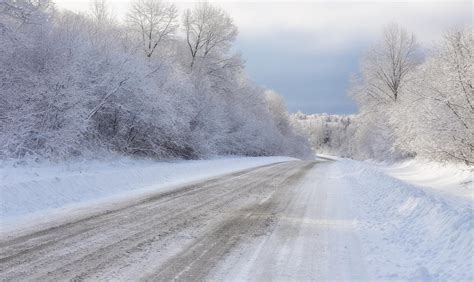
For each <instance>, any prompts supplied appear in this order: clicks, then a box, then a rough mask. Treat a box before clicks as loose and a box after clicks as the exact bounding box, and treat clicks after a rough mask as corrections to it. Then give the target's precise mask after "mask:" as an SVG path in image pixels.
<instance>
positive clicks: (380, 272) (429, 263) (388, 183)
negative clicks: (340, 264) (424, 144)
mask: <svg viewBox="0 0 474 282" xmlns="http://www.w3.org/2000/svg"><path fill="white" fill-rule="evenodd" d="M412 166H414V164H412ZM336 167H337V169H338V174H337V175H336V176H334V177H338V178H341V179H343V181H344V182H345V183H346V185H347V187H348V191H347V192H348V193H349V194H350V195H349V198H350V199H351V205H352V211H353V215H352V216H354V220H356V221H357V222H358V226H359V238H361V239H362V243H363V250H364V251H365V252H366V254H365V260H366V265H367V267H368V272H369V273H370V276H371V278H372V279H376V280H387V279H395V280H412V279H413V280H441V281H445V280H453V281H460V280H466V281H472V279H473V277H474V271H473V267H474V261H473V260H472V254H473V251H474V250H473V238H474V230H473V223H474V215H473V201H472V199H470V198H466V197H458V196H455V195H451V194H446V193H440V191H438V190H436V189H429V187H428V186H424V187H422V186H417V185H413V184H411V183H408V182H406V181H403V180H401V179H397V178H394V177H392V176H390V175H389V174H388V173H387V171H388V172H391V169H390V168H382V169H379V168H377V167H376V166H375V165H373V164H369V163H365V162H358V161H352V160H342V161H339V162H337V165H336ZM432 169H433V167H432ZM443 173H444V172H443V171H437V170H434V169H433V170H431V171H428V172H427V173H426V175H430V176H431V175H432V176H436V175H440V178H442V177H443ZM414 175H416V173H414ZM446 177H448V176H446ZM458 177H459V178H458ZM458 177H456V175H455V176H453V178H452V179H451V180H452V181H454V180H456V181H458V180H460V179H461V177H460V176H458ZM416 179H423V178H422V177H421V176H420V178H416ZM425 179H428V178H425ZM433 179H435V178H433ZM462 179H464V178H462ZM440 180H441V179H440ZM427 183H435V184H436V183H438V184H440V185H441V184H443V185H447V184H449V183H450V181H445V182H443V181H434V180H433V182H428V180H426V181H425V182H424V184H427ZM454 183H455V182H453V185H454ZM448 186H449V185H448ZM448 186H446V187H448ZM453 187H455V186H451V188H453ZM453 189H455V188H453Z"/></svg>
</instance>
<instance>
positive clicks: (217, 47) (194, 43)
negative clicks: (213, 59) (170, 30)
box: [183, 2, 237, 68]
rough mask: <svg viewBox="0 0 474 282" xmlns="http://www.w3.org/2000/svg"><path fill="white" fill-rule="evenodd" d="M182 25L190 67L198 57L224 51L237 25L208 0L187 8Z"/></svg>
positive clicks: (231, 39) (233, 36)
mask: <svg viewBox="0 0 474 282" xmlns="http://www.w3.org/2000/svg"><path fill="white" fill-rule="evenodd" d="M183 25H184V30H185V32H186V43H187V45H188V47H189V51H190V53H191V63H190V67H191V68H192V67H193V65H194V63H195V61H196V58H198V57H201V58H205V57H207V56H209V55H211V54H212V53H215V52H216V53H219V52H226V51H227V50H228V48H229V47H230V45H231V43H232V42H233V41H234V40H235V37H236V36H237V27H236V26H235V25H234V23H233V21H232V18H230V17H229V15H228V14H227V13H226V12H225V11H224V10H222V9H221V8H218V7H214V6H212V5H211V4H209V3H208V2H201V3H198V4H196V6H195V7H194V9H192V10H190V9H188V10H187V11H186V12H185V13H184V17H183Z"/></svg>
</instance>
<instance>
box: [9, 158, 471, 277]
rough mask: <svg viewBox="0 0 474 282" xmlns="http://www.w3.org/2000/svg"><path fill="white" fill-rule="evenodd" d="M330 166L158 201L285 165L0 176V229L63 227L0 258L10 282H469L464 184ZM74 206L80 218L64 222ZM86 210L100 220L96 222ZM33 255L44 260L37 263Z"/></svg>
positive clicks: (363, 166) (216, 163)
mask: <svg viewBox="0 0 474 282" xmlns="http://www.w3.org/2000/svg"><path fill="white" fill-rule="evenodd" d="M328 158H330V156H324V157H323V158H322V159H321V160H319V161H318V162H316V163H312V162H298V161H296V162H285V163H283V164H278V165H275V166H267V167H262V168H260V169H256V170H250V171H248V172H246V173H238V174H234V175H225V176H222V177H219V178H217V179H216V182H215V183H214V182H213V181H212V180H211V181H205V182H203V183H200V184H196V186H194V185H193V186H190V187H188V189H176V190H175V193H170V195H164V196H163V197H150V195H154V193H156V191H159V192H161V191H163V192H164V191H171V190H173V189H175V188H176V187H178V186H176V185H179V184H182V183H189V182H191V181H197V180H199V179H203V178H209V177H213V176H217V175H222V174H224V173H229V172H234V171H237V170H242V169H246V168H250V167H255V166H260V165H265V164H270V163H275V162H281V161H286V160H289V159H288V158H233V159H217V160H209V161H187V162H173V163H157V162H151V161H132V160H121V161H118V162H115V163H113V164H109V163H99V162H94V163H91V162H87V163H82V164H81V163H72V164H69V166H66V167H59V166H45V165H40V166H37V167H31V166H29V167H28V168H27V167H22V166H20V167H16V168H13V167H11V166H6V165H5V166H4V167H3V168H2V170H1V174H0V175H1V178H0V179H1V180H2V183H1V188H2V216H3V220H5V221H6V220H7V219H8V220H12V219H18V218H20V217H22V216H31V215H32V214H34V213H37V214H40V215H42V216H43V218H44V215H45V214H46V215H48V216H47V217H46V218H48V220H51V218H54V216H52V217H51V216H50V215H51V214H53V215H54V214H56V215H58V214H59V215H61V216H65V217H67V216H69V217H70V219H64V220H68V221H66V222H68V224H62V225H58V223H57V222H56V223H54V222H53V223H54V224H53V225H52V226H59V227H58V228H57V229H54V228H53V229H51V228H50V229H48V225H47V224H46V225H43V224H42V223H41V224H39V227H38V222H35V224H36V229H35V230H34V232H37V233H33V235H31V236H32V238H35V239H34V240H33V239H32V240H30V239H28V240H26V241H25V242H23V241H22V239H18V240H17V239H15V238H17V237H16V236H15V234H16V233H15V234H14V233H9V234H5V235H7V236H6V238H7V239H6V240H7V241H6V242H7V243H5V246H7V247H8V248H6V249H5V250H6V254H0V256H2V255H3V256H5V257H8V258H9V260H10V261H9V262H8V263H9V264H8V265H9V267H8V268H7V270H8V273H7V274H8V275H12V276H11V277H23V278H26V277H30V276H28V275H31V277H32V278H34V277H36V276H35V275H40V276H38V277H57V278H58V279H59V278H65V279H66V278H73V277H75V275H79V274H80V275H83V274H84V275H87V277H95V278H101V279H102V278H103V280H114V279H120V278H121V279H124V280H125V279H127V277H135V278H140V277H141V275H145V278H146V277H147V276H146V275H150V277H152V278H153V279H154V280H160V278H162V280H170V279H171V278H173V277H175V278H176V277H184V278H186V277H188V278H189V279H190V280H191V279H192V278H194V280H195V279H196V277H203V278H204V277H207V278H208V279H210V280H216V281H220V280H225V281H232V280H235V281H242V280H254V281H262V280H275V281H293V280H350V279H359V280H392V279H394V280H442V281H445V280H452V281H460V280H466V281H472V280H473V279H474V270H473V269H474V260H473V256H472V254H473V253H474V246H473V243H474V242H473V239H474V228H473V224H474V215H473V198H472V197H468V196H466V195H467V193H460V192H459V191H464V190H463V189H467V190H469V189H472V186H471V185H472V182H469V181H470V179H472V176H473V175H472V171H471V170H467V172H466V170H461V171H459V172H458V169H460V168H462V167H457V168H455V167H453V166H451V167H449V166H443V167H444V168H443V167H441V166H438V165H433V164H431V165H429V166H428V167H429V168H430V170H427V171H426V172H424V173H422V172H423V167H422V166H421V165H419V164H418V163H419V162H413V163H403V164H398V165H391V166H387V165H376V164H374V163H368V162H359V161H353V160H347V159H337V160H336V161H331V160H327V159H328ZM411 170H413V172H411ZM402 172H403V173H402ZM434 176H440V177H439V178H437V177H434ZM441 180H443V181H441ZM213 183H214V184H213ZM216 183H217V184H216ZM430 185H431V186H430ZM138 197H142V198H141V199H143V197H145V199H146V200H147V201H137V200H134V199H137V198H138ZM117 199H118V200H119V201H117ZM124 199H125V200H124ZM121 201H123V202H124V203H126V207H127V208H120V203H121ZM135 201H136V202H135ZM77 203H79V205H82V206H84V207H85V208H83V209H82V210H80V209H73V208H71V207H74V206H77V205H78V204H77ZM97 203H102V204H99V205H96V204H97ZM103 203H107V204H106V205H104V204H103ZM117 203H119V205H117ZM94 205H95V206H100V207H101V208H104V207H107V205H109V207H110V209H111V210H112V212H111V213H95V212H94V210H93V209H91V208H90V207H93V206H94ZM69 208H71V210H68V209H69ZM78 210H79V211H80V212H81V213H78ZM114 210H115V211H114ZM71 211H72V212H71ZM48 212H51V214H48ZM58 212H60V213H58ZM71 214H75V216H76V217H74V216H71ZM85 214H88V215H91V216H89V217H86V216H84V215H85ZM97 214H98V215H97ZM77 215H80V216H83V217H82V218H81V217H80V216H77ZM92 215H96V216H92ZM71 218H72V219H71ZM61 220H63V219H62V218H61ZM46 223H48V222H46ZM2 229H3V222H2ZM41 230H46V231H44V232H42V231H41ZM78 230H79V231H78ZM2 231H3V230H2ZM23 231H24V230H23ZM81 232H83V233H81ZM18 234H21V233H18ZM23 234H25V233H23ZM28 234H29V233H28ZM35 236H37V237H35ZM10 237H11V238H10ZM8 238H10V239H11V240H10V239H8ZM12 238H13V239H12ZM20 238H21V237H20ZM27 238H30V237H28V236H27ZM52 238H53V239H52ZM54 238H57V239H54ZM77 238H80V239H77ZM48 240H49V241H48ZM35 244H38V245H40V246H43V245H45V246H47V247H45V248H46V249H44V250H42V253H43V255H42V254H37V253H34V252H35V251H34V250H35V249H34V247H35V246H36V245H35ZM22 248H24V249H22ZM48 248H49V249H48ZM72 249H76V250H77V251H75V252H73V253H72V254H69V255H67V256H66V255H64V254H67V253H68V252H70V250H72ZM22 250H24V251H22ZM30 250H33V251H30ZM123 250H127V251H126V252H124V251H123ZM29 252H31V253H32V254H31V255H29ZM33 253H34V254H33ZM85 256H87V258H88V259H87V260H86V259H83V258H84V257H85ZM23 260H25V261H28V263H27V264H25V265H23V266H22V267H18V265H19V264H18V263H17V261H23ZM45 265H46V266H47V267H46V268H45ZM97 265H99V266H100V267H99V268H96V266H97ZM48 267H49V268H48ZM22 273H27V274H28V275H26V274H25V275H26V276H22V275H23V274H22ZM127 273H128V275H131V276H126V274H127ZM53 274H54V275H56V276H50V275H53ZM41 275H46V276H41ZM180 275H181V276H180ZM6 277H10V276H6ZM0 278H1V275H0ZM167 278H170V279H167ZM184 278H183V279H184ZM0 280H1V279H0ZM7 280H8V279H7ZM30 280H34V279H30ZM171 280H172V279H171ZM198 280H200V279H198Z"/></svg>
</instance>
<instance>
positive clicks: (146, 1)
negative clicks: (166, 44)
mask: <svg viewBox="0 0 474 282" xmlns="http://www.w3.org/2000/svg"><path fill="white" fill-rule="evenodd" d="M177 17H178V10H177V8H176V6H175V5H174V4H171V3H168V2H164V1H161V0H135V2H133V4H132V7H131V10H130V12H129V13H128V15H127V22H128V24H129V26H130V27H131V29H132V30H133V31H135V32H136V33H137V34H138V35H139V37H140V39H141V40H142V42H143V47H144V51H145V55H146V56H147V57H151V56H152V55H153V53H154V52H155V50H156V48H157V47H158V46H159V44H160V43H161V42H163V41H165V40H167V39H169V38H170V37H171V36H172V35H173V33H174V32H175V31H176V29H177V28H178V25H177V22H176V19H177Z"/></svg>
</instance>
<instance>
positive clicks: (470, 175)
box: [383, 160, 474, 200]
mask: <svg viewBox="0 0 474 282" xmlns="http://www.w3.org/2000/svg"><path fill="white" fill-rule="evenodd" d="M383 170H384V171H386V172H387V173H388V174H389V175H391V176H393V177H396V178H398V179H401V180H403V181H405V182H409V183H412V184H415V185H418V186H421V187H425V188H430V189H435V190H438V191H440V192H443V193H446V194H451V195H456V196H461V197H467V198H471V199H472V200H474V167H472V166H471V167H468V166H466V165H464V164H452V163H451V164H442V163H436V162H430V161H423V160H409V161H404V162H400V163H396V164H392V165H388V166H386V167H384V168H383Z"/></svg>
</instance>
